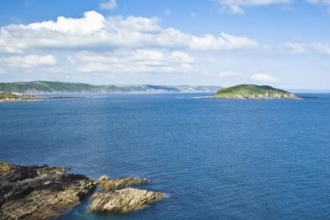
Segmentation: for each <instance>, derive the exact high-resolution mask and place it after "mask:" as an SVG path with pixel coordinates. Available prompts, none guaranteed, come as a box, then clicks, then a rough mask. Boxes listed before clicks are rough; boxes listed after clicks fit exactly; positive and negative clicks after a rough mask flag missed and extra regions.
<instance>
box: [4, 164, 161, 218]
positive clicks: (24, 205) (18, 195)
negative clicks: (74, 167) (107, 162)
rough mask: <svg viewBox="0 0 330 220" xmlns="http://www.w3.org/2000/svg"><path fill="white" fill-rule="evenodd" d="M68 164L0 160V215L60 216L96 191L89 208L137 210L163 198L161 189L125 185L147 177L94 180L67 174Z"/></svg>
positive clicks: (139, 182)
mask: <svg viewBox="0 0 330 220" xmlns="http://www.w3.org/2000/svg"><path fill="white" fill-rule="evenodd" d="M68 170H69V168H68V167H50V166H48V165H44V166H19V165H14V164H8V163H5V162H1V161H0V219H6V220H7V219H8V220H11V219H31V220H32V219H50V218H56V217H59V216H61V215H63V214H65V213H67V212H68V211H70V210H71V209H72V208H73V207H75V206H76V205H78V204H80V203H81V201H82V200H83V199H84V198H86V197H87V196H89V195H92V193H93V192H94V191H95V190H94V189H95V188H96V187H97V186H100V187H101V188H102V189H103V190H102V191H103V192H97V193H94V195H92V203H91V205H90V210H91V211H92V212H95V213H100V212H120V213H125V212H129V211H136V210H140V209H142V208H144V207H146V206H147V205H149V204H151V203H153V202H156V201H159V200H161V199H163V198H164V194H163V193H158V192H151V191H147V190H140V189H133V188H126V187H128V186H131V185H135V184H145V183H147V179H136V178H132V177H129V178H124V179H116V180H111V179H109V178H108V177H107V176H102V177H101V178H100V179H99V181H95V180H93V179H91V178H88V177H86V176H84V175H79V174H69V173H68V172H67V171H68Z"/></svg>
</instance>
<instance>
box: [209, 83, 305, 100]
mask: <svg viewBox="0 0 330 220" xmlns="http://www.w3.org/2000/svg"><path fill="white" fill-rule="evenodd" d="M214 98H222V99H300V98H299V97H297V96H295V95H294V94H292V93H290V92H287V91H284V90H281V89H276V88H273V87H271V86H258V85H253V84H242V85H237V86H232V87H227V88H223V89H220V90H219V91H218V92H217V93H216V94H215V95H214Z"/></svg>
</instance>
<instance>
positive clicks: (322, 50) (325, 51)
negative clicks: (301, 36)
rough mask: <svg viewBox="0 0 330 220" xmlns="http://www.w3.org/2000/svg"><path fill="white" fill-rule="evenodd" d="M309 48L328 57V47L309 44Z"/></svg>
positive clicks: (329, 49) (329, 50)
mask: <svg viewBox="0 0 330 220" xmlns="http://www.w3.org/2000/svg"><path fill="white" fill-rule="evenodd" d="M311 47H312V48H313V49H314V50H316V51H318V52H320V53H323V54H327V55H330V45H325V44H321V43H314V44H311Z"/></svg>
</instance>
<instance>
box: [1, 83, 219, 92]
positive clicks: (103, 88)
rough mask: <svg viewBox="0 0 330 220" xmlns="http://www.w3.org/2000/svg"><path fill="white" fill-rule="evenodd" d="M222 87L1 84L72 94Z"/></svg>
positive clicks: (23, 89) (6, 87) (16, 88)
mask: <svg viewBox="0 0 330 220" xmlns="http://www.w3.org/2000/svg"><path fill="white" fill-rule="evenodd" d="M219 88H221V87H220V86H161V85H90V84H85V83H67V82H51V81H33V82H15V83H0V92H17V93H71V92H215V91H217V90H218V89H219Z"/></svg>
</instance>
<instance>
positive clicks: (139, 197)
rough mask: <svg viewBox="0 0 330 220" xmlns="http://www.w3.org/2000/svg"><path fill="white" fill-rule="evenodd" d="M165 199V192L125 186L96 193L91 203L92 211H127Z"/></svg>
mask: <svg viewBox="0 0 330 220" xmlns="http://www.w3.org/2000/svg"><path fill="white" fill-rule="evenodd" d="M162 199H164V194H163V193H159V192H152V191H147V190H141V189H134V188H125V189H121V190H115V191H112V192H108V193H95V194H94V195H93V196H92V203H91V205H90V210H91V212H94V213H102V212H116V213H126V212H131V211H137V210H140V209H143V208H144V207H146V206H147V205H149V204H151V203H154V202H157V201H160V200H162Z"/></svg>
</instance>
